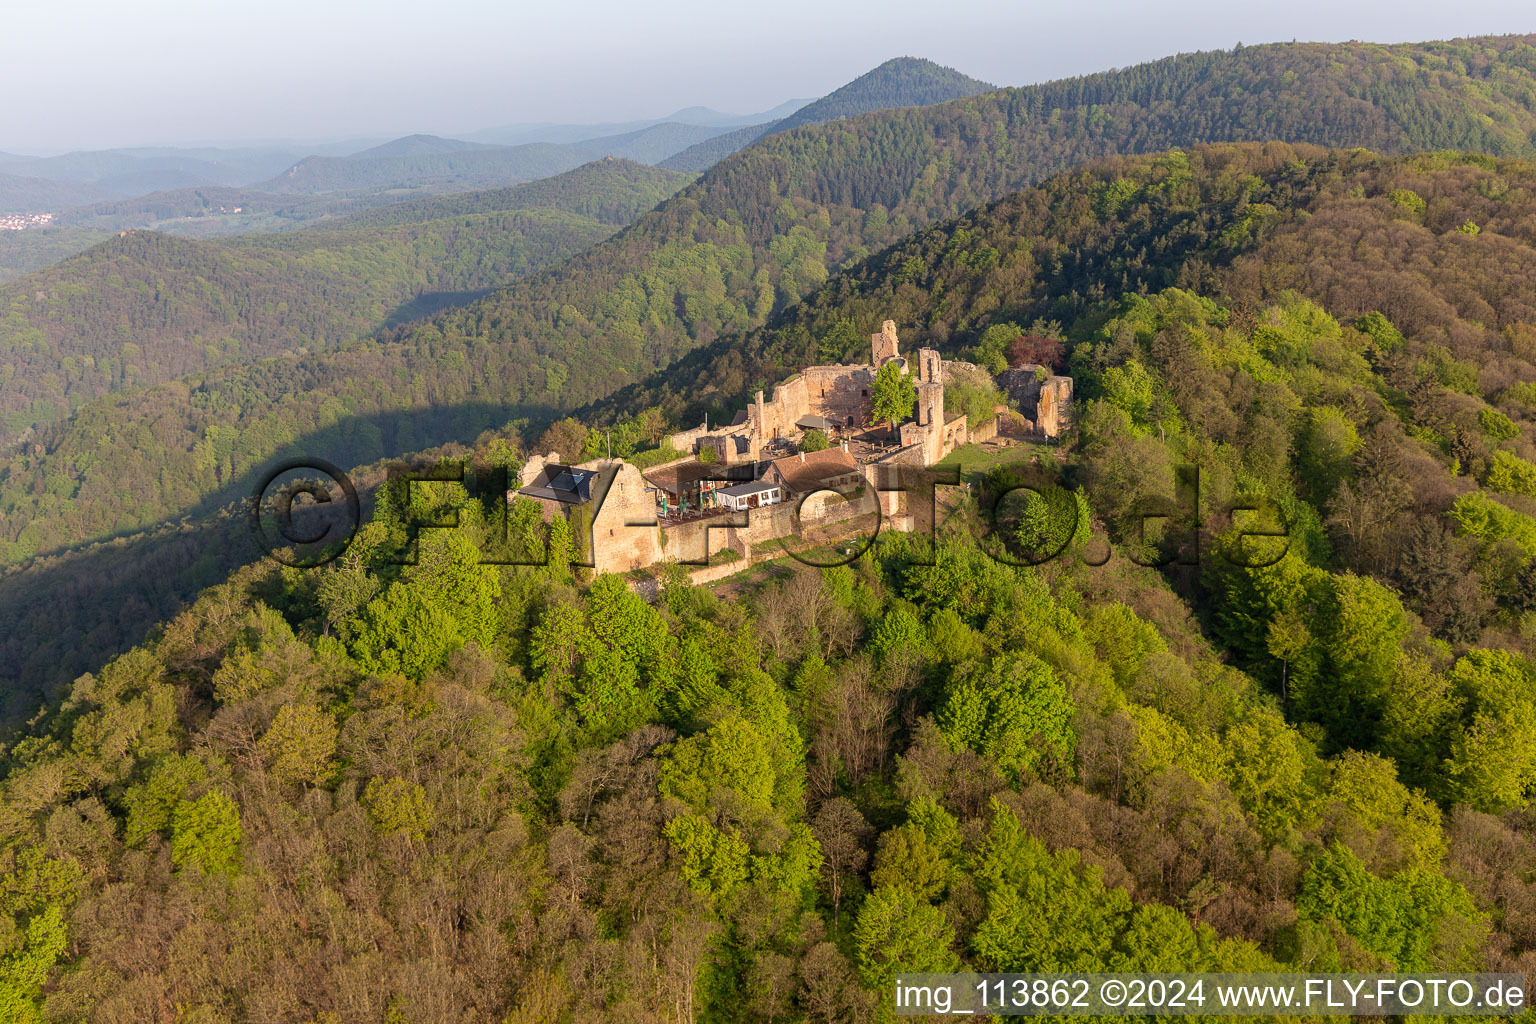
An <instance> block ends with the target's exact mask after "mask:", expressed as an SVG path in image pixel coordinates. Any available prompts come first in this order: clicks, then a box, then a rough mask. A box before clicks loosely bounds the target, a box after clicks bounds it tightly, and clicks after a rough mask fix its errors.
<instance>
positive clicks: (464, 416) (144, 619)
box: [0, 403, 551, 725]
mask: <svg viewBox="0 0 1536 1024" xmlns="http://www.w3.org/2000/svg"><path fill="white" fill-rule="evenodd" d="M550 413H551V410H550V409H548V408H546V407H543V406H536V407H529V406H501V405H492V404H481V403H477V404H469V405H462V406H453V407H450V408H446V409H420V410H410V411H407V412H402V413H392V414H389V415H378V416H371V417H357V418H354V419H350V420H346V421H343V422H341V423H338V424H336V425H335V426H333V427H331V428H328V429H326V430H322V431H317V432H316V433H315V434H313V435H310V436H308V437H305V438H303V439H302V440H300V441H298V442H295V443H294V444H291V445H288V446H286V447H284V448H283V449H282V450H280V451H278V452H276V453H274V454H273V455H272V457H271V458H269V459H267V460H265V461H264V462H263V464H262V465H261V466H258V467H256V468H254V469H252V470H250V471H248V472H246V473H243V474H241V475H239V476H238V477H237V478H235V479H234V480H232V481H231V482H230V483H228V484H226V485H225V486H224V487H222V488H220V489H219V490H218V491H217V492H215V493H214V494H213V495H211V496H209V497H208V498H207V499H205V500H204V501H203V502H201V503H200V504H199V505H198V506H197V507H196V508H195V509H192V510H190V511H189V512H187V513H186V514H184V515H182V516H179V517H177V518H176V519H174V520H166V521H164V522H161V523H158V524H156V525H154V526H151V527H148V528H145V529H142V530H137V531H133V532H131V533H128V534H125V535H122V536H117V537H114V538H112V539H110V540H105V541H98V542H94V543H91V544H86V545H80V546H77V547H75V548H72V549H68V550H63V551H58V552H53V553H51V554H48V555H45V556H40V557H38V558H36V559H33V560H32V561H31V562H28V563H25V564H23V565H20V566H15V567H12V568H9V569H6V570H4V571H3V572H0V725H14V724H16V723H18V722H21V721H24V720H25V719H26V718H27V717H28V716H30V715H31V714H32V713H33V712H34V711H35V710H36V709H37V707H38V706H39V705H40V704H42V703H43V702H45V701H53V700H55V699H56V698H57V697H58V695H59V694H60V693H61V692H62V690H63V688H64V687H65V686H66V685H67V684H68V683H69V682H70V681H72V680H73V679H75V678H77V677H78V676H79V675H81V674H82V673H85V672H93V671H96V670H97V669H99V668H100V667H101V666H102V665H103V664H105V663H106V662H107V661H109V660H111V659H112V658H113V657H115V656H116V655H118V654H121V653H122V652H123V651H126V650H128V649H129V648H131V647H133V646H134V645H135V644H138V643H140V642H142V641H143V640H144V639H145V637H146V636H147V635H149V633H150V631H151V630H152V629H153V628H154V626H155V625H156V624H158V623H162V622H165V621H166V620H168V619H170V618H171V617H172V616H174V615H175V614H176V613H177V612H178V611H179V610H180V609H181V608H182V607H183V606H184V605H186V604H187V603H189V602H190V601H191V600H192V599H193V598H194V597H196V596H197V594H198V592H199V591H201V590H203V589H204V588H206V587H208V586H211V585H213V584H215V583H218V582H220V581H221V580H223V579H225V578H226V577H227V576H228V575H229V574H230V573H231V572H232V571H233V570H235V569H237V568H239V567H240V566H243V565H248V564H250V563H252V562H254V561H256V560H257V559H258V558H261V557H263V555H264V552H263V550H262V549H261V548H260V547H259V546H258V544H257V542H256V539H255V537H254V536H253V535H252V531H251V524H250V520H249V518H248V514H247V509H248V508H249V497H250V494H251V491H252V490H253V489H254V488H255V487H256V485H257V484H259V483H261V482H263V481H264V479H265V478H266V477H267V476H268V475H269V472H270V467H273V466H276V465H277V464H278V463H280V462H282V461H284V460H287V459H316V458H318V459H323V460H325V461H327V462H331V463H334V464H335V465H338V466H343V467H354V466H366V465H368V464H370V463H376V462H379V461H380V460H383V459H389V458H395V457H398V456H400V455H404V454H408V453H411V452H415V451H420V450H422V449H426V448H432V447H436V446H439V445H444V444H448V443H450V442H459V443H466V444H467V443H469V442H472V441H473V440H474V439H475V437H476V436H478V435H479V434H480V433H481V432H482V431H484V430H487V429H493V428H495V427H499V426H501V425H502V424H504V423H506V422H507V421H508V420H510V419H514V418H517V417H521V416H530V417H534V418H538V417H541V416H548V415H550ZM358 488H359V490H360V491H362V490H364V487H363V482H362V481H359V483H358ZM365 516H366V512H365Z"/></svg>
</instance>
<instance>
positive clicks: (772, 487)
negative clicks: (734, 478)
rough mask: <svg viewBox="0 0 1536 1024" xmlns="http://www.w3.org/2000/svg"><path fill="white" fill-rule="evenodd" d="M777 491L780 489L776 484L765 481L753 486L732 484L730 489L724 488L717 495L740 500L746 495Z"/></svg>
mask: <svg viewBox="0 0 1536 1024" xmlns="http://www.w3.org/2000/svg"><path fill="white" fill-rule="evenodd" d="M779 489H780V488H779V485H778V484H771V483H769V482H768V481H766V480H759V481H758V482H757V483H755V484H733V485H731V486H730V487H727V488H724V489H723V490H721V491H719V492H717V493H720V494H729V495H730V496H731V497H733V498H741V497H744V496H746V495H748V494H765V493H767V492H768V491H776V490H779Z"/></svg>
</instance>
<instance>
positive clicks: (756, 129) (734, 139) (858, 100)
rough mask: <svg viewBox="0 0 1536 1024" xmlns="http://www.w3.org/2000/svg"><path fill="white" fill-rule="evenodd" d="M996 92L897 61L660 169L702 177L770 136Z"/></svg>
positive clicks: (943, 71) (938, 69)
mask: <svg viewBox="0 0 1536 1024" xmlns="http://www.w3.org/2000/svg"><path fill="white" fill-rule="evenodd" d="M996 88H997V87H996V86H994V85H988V84H987V83H986V82H981V81H978V80H976V79H974V78H971V77H970V76H968V75H963V74H961V73H960V72H958V71H956V70H955V69H954V68H946V67H944V66H942V65H940V64H935V63H934V62H933V61H931V60H922V59H920V58H917V57H897V58H895V59H893V60H888V61H886V62H885V63H884V64H881V65H880V66H879V67H877V68H875V69H873V70H871V71H869V72H866V73H865V74H862V75H860V76H859V77H858V78H855V79H854V80H853V81H851V82H849V83H848V84H847V85H845V86H843V87H841V88H839V89H837V90H835V91H833V92H830V93H828V94H827V95H825V96H823V97H822V98H821V99H819V100H816V101H815V102H812V103H808V104H806V105H805V106H803V107H801V108H800V109H799V110H796V111H795V112H794V113H792V114H790V115H788V116H787V117H784V118H781V119H780V120H778V121H773V122H770V123H768V124H759V125H750V126H748V127H745V128H739V129H737V130H735V131H732V132H727V133H725V134H722V135H716V136H715V137H714V138H712V139H706V140H705V141H703V142H700V143H697V144H696V145H693V146H689V147H688V148H687V149H684V150H682V151H681V152H678V153H675V154H673V155H671V156H669V157H667V159H665V160H663V161H661V164H660V166H662V167H666V168H669V169H670V170H674V171H707V170H709V168H711V167H713V166H714V165H715V164H717V163H719V162H720V161H721V160H724V159H725V158H726V157H728V156H730V155H731V154H732V153H735V152H737V151H738V150H741V149H743V148H745V147H746V146H748V145H750V144H752V143H753V142H756V141H757V140H758V139H760V138H762V137H763V136H765V135H772V134H773V133H775V132H782V131H788V130H789V129H791V128H798V127H800V126H801V125H807V124H821V123H822V122H824V121H835V120H837V119H838V118H840V117H853V116H854V115H855V114H866V113H869V112H870V111H872V110H885V109H887V108H890V107H922V106H928V105H929V104H933V103H943V102H945V101H946V100H955V99H961V98H963V97H966V96H975V95H976V94H977V93H983V92H991V91H993V90H994V89H996Z"/></svg>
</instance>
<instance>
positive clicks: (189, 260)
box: [0, 160, 689, 445]
mask: <svg viewBox="0 0 1536 1024" xmlns="http://www.w3.org/2000/svg"><path fill="white" fill-rule="evenodd" d="M688 180H689V177H688V175H684V174H678V173H674V172H671V171H663V170H659V169H657V168H653V167H648V166H645V165H643V164H638V163H634V162H632V161H619V160H605V161H600V162H597V163H594V164H590V165H587V166H585V167H582V168H577V169H576V170H573V171H570V172H568V173H566V174H563V175H559V176H556V177H552V178H547V179H544V180H542V181H539V182H535V183H532V184H530V185H524V186H520V187H518V188H511V189H502V190H497V191H494V192H488V193H479V194H475V193H470V194H460V195H455V196H452V197H444V198H442V199H437V200H424V201H417V202H412V203H405V204H401V206H400V207H399V208H396V209H389V208H385V209H383V210H378V211H370V213H369V214H367V215H364V216H361V217H354V218H348V219H337V220H335V221H333V222H332V223H331V224H329V225H327V229H325V230H311V231H294V232H287V233H282V234H266V235H257V236H248V237H243V238H240V237H236V238H228V239H222V240H219V241H216V242H203V241H195V240H191V239H185V238H178V237H175V236H171V235H166V234H161V233H158V232H149V231H131V232H126V233H124V234H122V235H121V236H114V237H111V238H109V239H108V240H106V241H105V242H102V243H101V244H100V245H98V246H96V247H95V248H93V249H91V250H89V251H87V252H84V253H81V254H80V255H78V256H74V257H72V258H70V259H68V260H66V261H64V262H63V263H60V264H58V265H56V266H54V267H51V268H49V269H48V270H46V271H43V272H40V273H37V274H33V275H31V276H29V277H27V278H25V279H23V280H20V281H17V282H14V283H12V284H9V285H6V286H0V357H3V360H0V361H3V363H4V364H5V365H7V366H8V368H9V370H10V371H11V372H9V373H7V375H6V376H5V377H4V378H3V379H0V445H4V444H5V443H8V442H11V441H13V440H14V439H15V438H16V437H17V436H18V435H19V434H21V433H22V432H25V431H27V430H29V429H34V428H37V427H43V426H46V425H48V424H49V423H51V422H54V421H56V420H58V419H60V418H62V417H64V416H67V415H68V414H69V412H70V410H71V409H73V408H74V407H76V406H78V405H79V404H80V403H81V402H82V401H85V400H89V398H90V397H91V396H94V395H104V394H107V393H110V392H113V391H118V390H121V389H123V388H125V387H130V386H146V385H154V384H158V383H162V382H164V381H167V380H169V379H171V378H173V377H177V376H181V375H184V374H188V373H195V372H199V371H202V370H206V369H207V368H209V367H212V366H217V365H228V364H234V363H242V362H250V361H253V360H257V359H263V358H267V357H270V356H276V355H280V354H283V353H285V352H305V351H309V352H314V351H320V350H324V349H326V348H330V347H334V346H335V345H338V344H341V343H344V342H347V341H351V340H354V339H356V338H360V337H363V336H365V335H367V334H368V333H369V332H371V331H373V330H376V329H377V328H378V327H380V326H381V325H383V324H385V323H387V322H389V321H390V320H391V319H392V318H399V319H412V318H415V317H419V316H425V315H427V314H428V313H431V312H434V311H436V310H438V309H441V308H442V307H443V306H445V305H448V304H451V303H452V302H454V301H459V302H463V301H467V300H468V299H470V298H473V297H474V296H476V295H479V294H481V293H483V292H484V291H485V290H486V289H488V288H490V287H492V286H494V285H498V284H501V283H504V282H505V281H506V280H507V279H509V278H511V277H515V276H518V275H520V274H524V273H528V272H530V271H532V270H536V269H539V268H541V267H544V266H547V265H548V264H550V263H552V262H556V261H558V260H560V259H563V258H565V257H567V256H570V255H572V254H573V253H576V252H578V251H580V250H581V249H584V248H586V247H587V246H589V245H591V244H593V243H594V242H597V241H600V240H601V239H603V238H606V237H607V236H609V235H611V234H612V233H613V232H614V231H616V230H617V229H618V228H619V227H621V226H622V225H624V224H627V223H629V222H630V221H632V220H634V218H635V217H638V216H640V215H641V214H642V213H644V212H646V211H648V210H650V209H651V208H652V207H654V206H655V205H656V204H657V203H658V202H660V201H661V200H663V199H665V198H666V197H667V196H668V195H670V194H671V193H672V192H673V191H675V190H676V189H677V188H678V187H680V186H681V185H683V184H684V183H686V182H687V181H688ZM236 194H238V193H236Z"/></svg>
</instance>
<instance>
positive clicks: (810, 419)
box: [795, 415, 837, 430]
mask: <svg viewBox="0 0 1536 1024" xmlns="http://www.w3.org/2000/svg"><path fill="white" fill-rule="evenodd" d="M795 426H797V427H801V428H803V429H805V430H831V429H832V428H833V427H835V426H837V424H836V423H833V422H832V421H831V420H829V419H827V418H826V417H825V416H812V415H806V416H801V417H800V418H799V419H797V420H795Z"/></svg>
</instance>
